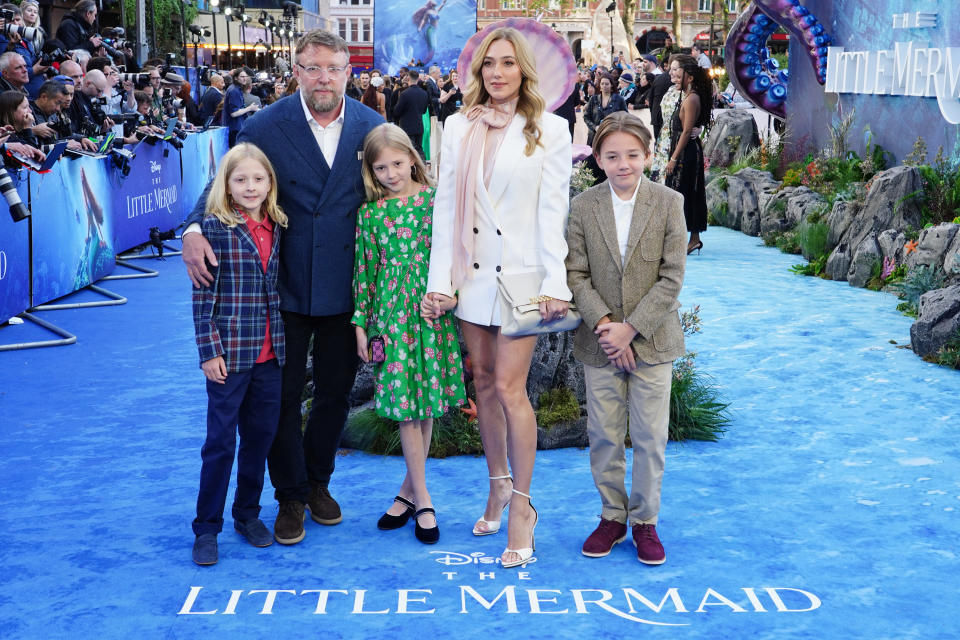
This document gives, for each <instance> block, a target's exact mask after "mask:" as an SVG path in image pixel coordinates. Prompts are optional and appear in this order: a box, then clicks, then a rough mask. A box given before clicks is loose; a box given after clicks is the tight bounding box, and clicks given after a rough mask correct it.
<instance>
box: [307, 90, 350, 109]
mask: <svg viewBox="0 0 960 640" xmlns="http://www.w3.org/2000/svg"><path fill="white" fill-rule="evenodd" d="M342 97H343V96H338V95H336V94H334V96H333V97H332V98H330V100H327V101H323V100H320V99H318V98H314V97H313V96H310V98H309V99H308V100H307V104H309V105H310V108H311V109H313V110H314V111H316V112H317V113H327V112H328V111H333V110H334V109H335V108H336V107H337V105H338V104H340V99H341V98H342Z"/></svg>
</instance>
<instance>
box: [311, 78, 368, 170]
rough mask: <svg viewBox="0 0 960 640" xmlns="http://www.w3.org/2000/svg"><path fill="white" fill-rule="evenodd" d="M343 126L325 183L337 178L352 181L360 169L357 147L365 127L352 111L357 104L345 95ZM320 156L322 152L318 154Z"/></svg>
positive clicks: (363, 134)
mask: <svg viewBox="0 0 960 640" xmlns="http://www.w3.org/2000/svg"><path fill="white" fill-rule="evenodd" d="M343 100H344V102H345V103H346V104H344V107H343V126H342V128H341V130H340V142H338V143H337V154H336V155H335V156H334V157H333V168H332V169H331V170H330V175H329V177H328V179H327V184H336V183H337V180H342V181H344V182H348V183H349V182H353V181H355V180H356V174H357V173H358V172H359V171H360V161H359V160H358V159H357V148H358V147H359V146H360V143H361V142H362V140H363V138H364V136H365V135H366V131H367V129H365V128H364V125H363V123H362V122H361V121H360V118H358V117H357V114H356V113H355V111H354V107H356V106H358V105H357V104H356V103H354V102H353V101H351V100H348V99H347V98H346V96H344V98H343ZM320 155H321V156H322V155H323V154H320Z"/></svg>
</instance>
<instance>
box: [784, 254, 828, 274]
mask: <svg viewBox="0 0 960 640" xmlns="http://www.w3.org/2000/svg"><path fill="white" fill-rule="evenodd" d="M827 257H828V256H827V255H826V254H824V255H822V256H819V257H818V258H815V259H813V260H811V261H810V262H808V263H806V264H795V265H793V266H792V267H790V271H793V272H794V273H796V274H798V275H801V276H821V277H825V271H826V268H827Z"/></svg>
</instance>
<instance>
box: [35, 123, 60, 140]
mask: <svg viewBox="0 0 960 640" xmlns="http://www.w3.org/2000/svg"><path fill="white" fill-rule="evenodd" d="M30 130H31V131H33V135H35V136H37V137H39V138H56V137H57V132H56V131H54V129H53V127H51V126H50V125H48V124H47V123H46V122H44V123H42V124H36V125H34V126H33V127H31V128H30Z"/></svg>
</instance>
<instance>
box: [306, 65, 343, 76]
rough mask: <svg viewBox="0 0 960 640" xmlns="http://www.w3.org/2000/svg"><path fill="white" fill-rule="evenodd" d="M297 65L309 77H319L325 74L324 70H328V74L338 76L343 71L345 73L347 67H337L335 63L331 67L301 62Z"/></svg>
mask: <svg viewBox="0 0 960 640" xmlns="http://www.w3.org/2000/svg"><path fill="white" fill-rule="evenodd" d="M297 66H298V67H300V70H301V71H302V72H303V75H305V76H307V77H308V78H319V77H320V76H321V75H323V72H324V71H326V72H327V74H328V75H331V76H338V75H340V74H341V73H343V71H344V70H345V69H346V67H345V66H344V67H335V66H333V65H330V66H329V67H315V66H312V65H311V66H309V67H305V66H303V65H302V64H300V63H299V62H298V63H297Z"/></svg>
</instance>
